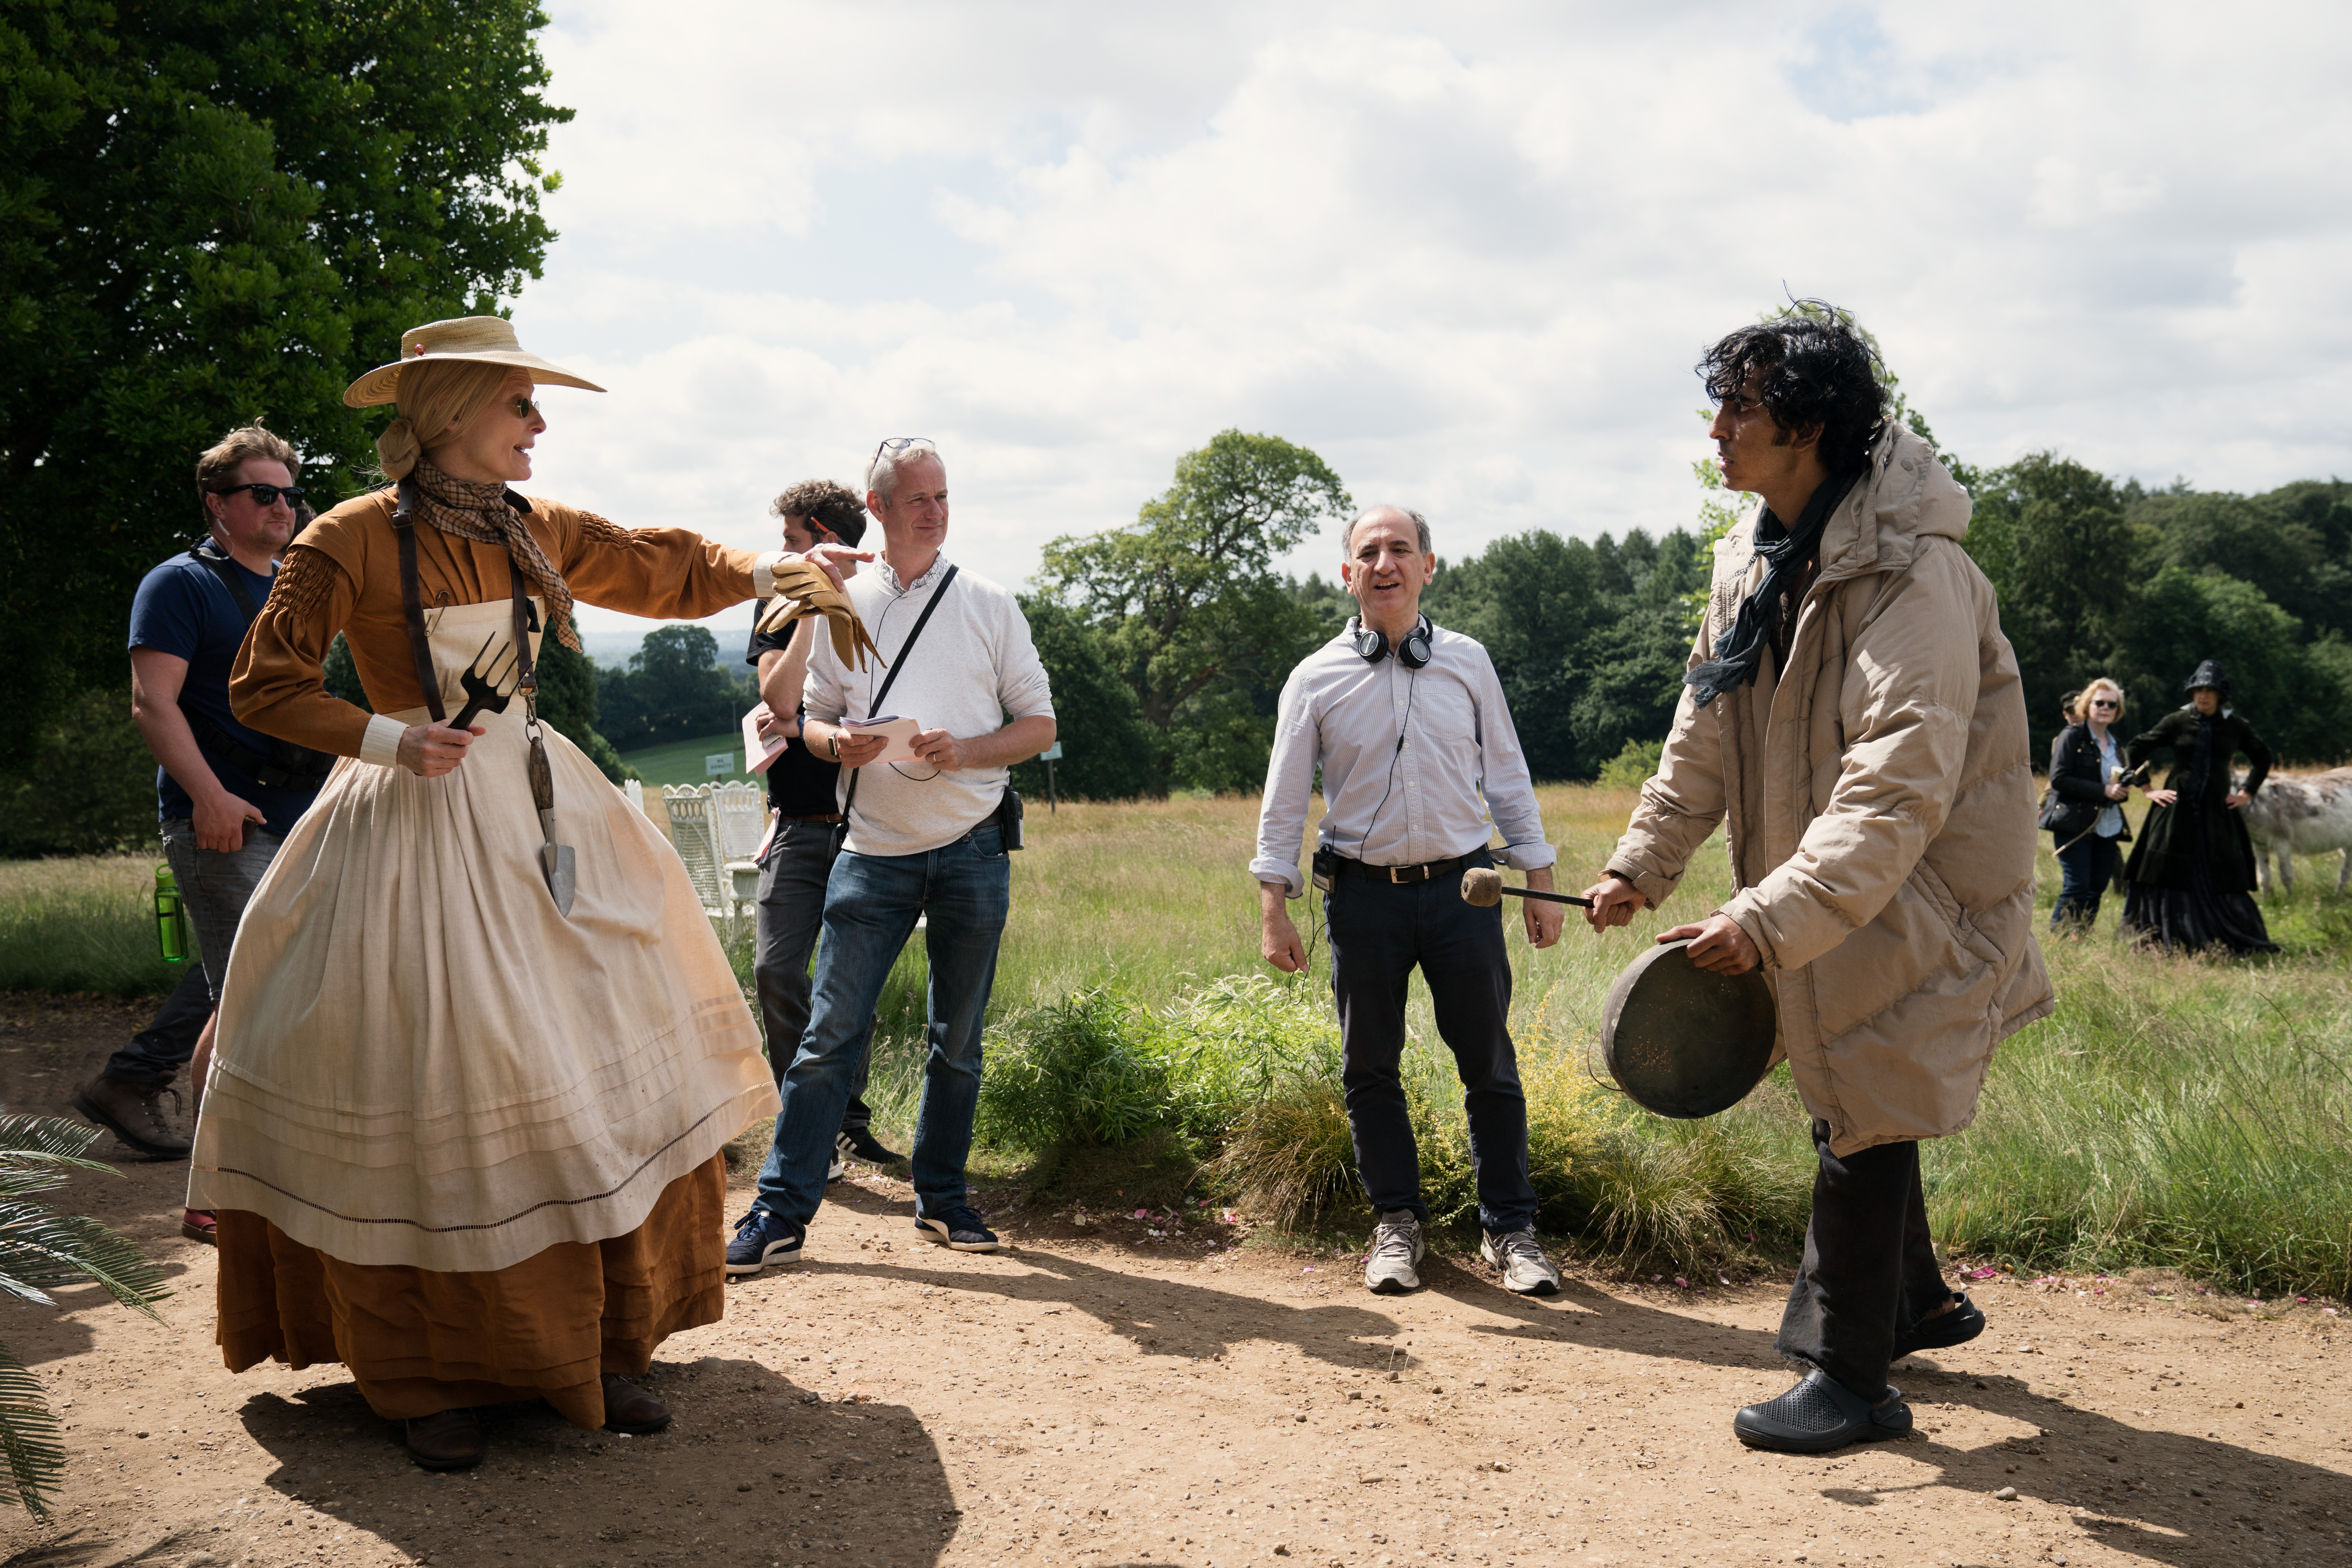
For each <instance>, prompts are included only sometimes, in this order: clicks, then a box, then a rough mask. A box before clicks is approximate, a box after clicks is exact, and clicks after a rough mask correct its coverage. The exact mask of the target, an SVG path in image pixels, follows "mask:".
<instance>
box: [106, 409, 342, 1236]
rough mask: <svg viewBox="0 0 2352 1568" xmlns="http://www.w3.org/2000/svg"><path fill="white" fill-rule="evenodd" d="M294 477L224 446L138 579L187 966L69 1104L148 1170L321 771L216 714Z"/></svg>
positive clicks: (197, 1225) (292, 457)
mask: <svg viewBox="0 0 2352 1568" xmlns="http://www.w3.org/2000/svg"><path fill="white" fill-rule="evenodd" d="M300 468H301V458H300V457H299V455H298V454H297V453H296V452H295V450H294V448H293V447H291V446H289V445H288V444H287V443H286V442H285V441H284V440H283V439H281V438H280V437H278V436H276V435H273V434H272V433H271V432H269V431H268V430H265V429H263V428H262V427H261V426H258V425H249V426H246V427H245V428H243V429H241V430H232V431H230V432H229V433H228V434H227V435H226V436H225V437H222V438H221V441H220V444H219V445H217V446H215V447H213V448H212V449H211V450H209V451H207V452H205V454H204V455H203V456H202V457H200V458H197V459H196V491H197V499H198V500H199V502H200V503H201V504H202V506H203V507H204V510H205V523H206V525H207V537H206V538H205V540H203V541H202V542H199V543H198V544H197V545H196V546H195V548H194V549H193V550H188V551H185V552H182V553H180V554H178V555H174V556H173V557H172V558H171V559H170V560H168V561H166V562H164V563H163V564H162V565H160V566H157V567H156V568H155V569H154V570H153V571H152V572H150V573H148V574H147V576H146V578H145V579H144V580H143V581H142V582H141V584H139V592H138V594H137V595H136V596H135V597H134V598H133V599H132V600H131V716H132V718H133V719H134V720H135V721H137V723H138V725H139V733H140V736H141V738H142V739H143V740H144V741H145V742H147V749H148V750H149V751H151V752H153V753H154V754H155V761H156V763H157V764H158V767H157V769H156V773H155V792H156V796H157V815H158V817H159V818H160V820H161V822H162V824H163V854H164V858H166V859H168V860H169V861H170V862H171V865H172V874H173V877H174V878H175V879H177V881H178V883H179V888H180V897H181V900H182V902H183V904H184V907H185V908H186V909H187V910H188V913H189V916H190V918H191V923H192V924H193V925H194V928H195V934H196V949H197V963H195V964H194V965H192V966H191V970H190V973H189V974H188V976H187V978H186V979H185V980H184V981H183V982H182V984H181V985H180V987H179V989H178V990H177V991H175V992H173V994H172V996H171V998H170V999H169V1000H167V1001H166V1002H165V1003H164V1005H163V1011H162V1012H161V1013H159V1014H158V1015H157V1016H156V1018H155V1021H154V1023H152V1024H151V1025H150V1026H148V1027H147V1028H145V1029H143V1030H142V1031H141V1032H140V1033H139V1034H138V1035H137V1036H135V1037H132V1039H131V1043H130V1044H129V1045H127V1046H125V1047H123V1048H122V1049H121V1050H119V1051H117V1052H115V1053H114V1055H113V1056H112V1057H110V1058H108V1060H107V1064H106V1067H105V1069H104V1070H103V1071H102V1072H100V1074H99V1076H98V1077H97V1078H95V1079H92V1080H91V1081H90V1082H89V1083H88V1084H85V1085H84V1086H83V1087H82V1088H81V1089H79V1090H78V1091H77V1092H76V1093H75V1095H74V1097H73V1107H74V1109H75V1110H79V1111H80V1112H81V1113H82V1114H83V1115H84V1116H87V1117H89V1119H90V1120H91V1121H95V1122H97V1123H98V1124H99V1125H100V1126H101V1127H104V1128H106V1129H107V1130H108V1131H111V1132H112V1133H113V1134H114V1135H115V1136H116V1137H118V1138H120V1139H121V1140H122V1141H123V1142H125V1143H127V1144H129V1145H130V1146H131V1148H132V1149H133V1150H135V1151H137V1152H139V1153H141V1154H143V1155H145V1156H146V1157H147V1158H149V1159H151V1160H184V1159H186V1158H187V1156H188V1139H187V1137H186V1136H185V1135H184V1134H183V1133H182V1132H180V1131H178V1130H177V1129H176V1128H174V1127H173V1125H172V1124H171V1122H170V1121H169V1120H167V1119H166V1118H165V1116H164V1114H163V1105H162V1099H163V1091H164V1090H165V1089H168V1088H170V1087H171V1083H172V1080H173V1078H174V1077H176V1076H177V1074H178V1072H179V1069H180V1068H181V1066H182V1065H183V1064H184V1063H185V1062H186V1061H187V1060H188V1058H189V1057H190V1056H191V1054H193V1052H194V1049H195V1046H196V1042H197V1038H198V1033H199V1031H200V1030H201V1029H202V1028H203V1026H204V1025H205V1021H206V1019H208V1018H209V1017H210V1016H211V1014H212V1011H213V1009H214V1008H215V1006H217V1005H218V1004H219V1002H220V985H221V979H222V977H223V976H224V975H225V974H226V973H227V969H228V952H229V944H230V943H231V942H233V941H234V940H235V939H236V926H237V921H238V920H239V919H241V918H242V917H243V915H244V913H245V905H246V900H247V899H248V898H250V897H251V896H252V894H253V889H254V886H255V884H256V883H257V882H259V881H260V880H261V873H262V872H263V871H264V870H265V869H267V868H268V865H269V861H270V858H271V857H272V856H274V855H276V854H277V853H278V841H279V840H280V839H281V838H283V837H285V835H286V830H287V829H288V828H289V827H291V826H293V825H294V821H295V819H296V818H297V817H299V816H301V815H302V813H303V812H304V811H305V810H307V809H308V808H309V807H310V801H311V798H312V797H313V796H314V795H317V794H318V793H319V786H320V784H323V783H325V782H326V777H327V771H328V769H329V768H330V767H331V766H332V764H333V761H334V759H333V758H331V757H328V756H325V755H324V754H322V753H320V752H310V751H305V750H303V749H302V748H300V747H298V746H291V745H289V744H287V743H286V742H282V741H278V740H274V739H272V738H271V737H269V736H268V735H264V734H262V733H260V732H259V731H255V730H248V729H247V728H246V727H245V726H244V725H242V724H240V723H238V722H237V721H236V714H235V713H233V712H231V711H230V710H229V702H228V677H229V667H230V666H231V665H233V664H234V663H235V662H236V650H237V647H238V646H239V645H240V644H242V643H243V642H244V640H245V632H246V628H247V626H250V625H252V623H253V617H254V616H256V615H257V614H259V613H260V608H261V604H262V601H264V600H266V599H268V597H269V590H270V587H271V585H272V584H273V583H274V581H275V579H276V577H277V572H278V556H279V555H280V554H281V553H282V552H284V551H285V549H286V545H287V542H289V540H291V539H292V538H293V536H294V531H295V527H296V518H297V516H298V514H299V513H300V512H301V511H302V510H303V509H302V506H301V502H302V490H301V489H300V488H299V486H297V485H296V484H295V482H294V477H295V475H296V473H297V472H299V469H300ZM195 1087H196V1089H197V1090H198V1092H202V1090H203V1088H204V1086H203V1085H202V1084H198V1085H196V1086H195ZM182 1228H183V1229H184V1230H185V1231H186V1232H187V1233H188V1234H189V1235H191V1236H192V1237H194V1238H195V1239H198V1240H210V1239H211V1234H210V1232H211V1219H210V1216H209V1215H203V1214H200V1213H197V1212H195V1211H193V1210H192V1211H190V1212H189V1214H188V1215H187V1217H186V1219H185V1220H184V1221H183V1223H182Z"/></svg>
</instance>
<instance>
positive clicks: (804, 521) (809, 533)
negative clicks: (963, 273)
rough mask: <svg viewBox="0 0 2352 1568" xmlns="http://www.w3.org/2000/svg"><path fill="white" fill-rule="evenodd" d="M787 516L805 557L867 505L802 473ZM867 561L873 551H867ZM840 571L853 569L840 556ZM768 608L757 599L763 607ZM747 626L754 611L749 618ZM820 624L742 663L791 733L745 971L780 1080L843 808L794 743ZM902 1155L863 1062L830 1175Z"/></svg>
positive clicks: (785, 635) (800, 625)
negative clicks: (871, 1095) (878, 1120)
mask: <svg viewBox="0 0 2352 1568" xmlns="http://www.w3.org/2000/svg"><path fill="white" fill-rule="evenodd" d="M769 510H771V511H772V512H773V513H774V514H775V515H776V516H778V517H780V518H782V520H783V523H784V548H785V549H787V550H791V551H795V552H799V553H801V554H803V555H805V554H807V553H808V552H810V551H811V550H812V549H814V548H815V547H816V546H817V545H820V544H849V545H854V544H856V542H858V541H859V540H861V539H863V538H865V537H866V503H865V502H864V501H862V500H859V499H858V498H857V496H856V494H855V493H854V492H853V491H851V490H850V489H848V487H846V486H845V485H837V484H835V483H834V482H833V481H832V480H830V479H804V480H803V481H802V482H801V483H799V484H796V485H794V486H793V488H792V489H788V490H786V491H785V492H784V493H783V494H782V495H780V496H778V497H777V498H776V500H775V503H774V504H773V505H772V506H771V507H770V508H769ZM869 559H870V557H869ZM844 569H845V572H854V571H856V567H855V566H852V565H848V564H847V563H844ZM766 609H767V605H765V604H764V603H763V604H762V605H761V606H760V610H761V613H762V614H764V613H765V612H766ZM751 624H752V625H753V626H755V627H756V626H758V625H759V616H756V615H755V616H753V617H752V621H751ZM822 625H823V622H822V621H821V620H820V619H819V618H818V617H815V616H811V617H809V618H808V619H806V620H800V621H795V622H793V624H792V625H790V626H786V627H784V628H783V629H782V631H777V632H761V631H757V630H755V631H753V632H752V634H751V651H750V653H748V654H747V655H746V656H745V658H744V660H743V662H744V663H746V664H749V665H752V666H754V667H756V668H758V670H759V672H760V696H761V700H764V701H765V702H766V703H767V704H768V708H769V710H770V711H772V712H773V713H776V714H778V715H781V717H780V718H778V719H776V720H774V721H772V722H771V723H770V725H769V731H768V732H769V733H770V734H772V735H776V734H781V735H785V736H788V737H790V738H789V739H788V740H787V741H786V742H785V743H784V753H783V755H782V756H780V757H778V758H777V759H776V760H775V763H773V765H772V766H771V767H770V768H769V769H768V807H769V809H770V810H771V811H772V812H774V813H775V814H776V830H775V833H774V835H773V837H772V838H771V840H770V842H769V846H768V854H767V858H765V859H764V860H762V861H761V865H760V898H759V902H758V903H757V904H756V905H755V906H754V909H755V911H756V913H755V915H754V924H755V928H756V931H757V936H756V943H755V946H754V948H753V952H754V954H755V956H754V958H753V960H752V973H753V974H754V976H755V977H756V979H757V981H758V984H759V988H760V1020H761V1024H763V1025H764V1026H766V1028H767V1033H768V1066H769V1068H771V1069H772V1070H773V1071H774V1073H775V1075H776V1079H777V1081H778V1082H779V1083H781V1082H782V1081H783V1076H784V1069H785V1068H788V1067H790V1066H792V1065H793V1053H794V1052H796V1051H798V1050H799V1049H800V1046H801V1036H802V1035H803V1034H804V1033H806V1032H807V1030H808V1021H809V957H810V955H811V954H813V953H814V952H815V951H816V935H817V931H818V928H819V927H821V926H822V925H823V924H824V884H825V879H826V878H828V877H830V876H831V875H832V874H833V860H834V856H835V853H836V852H837V850H838V847H839V843H840V836H839V834H838V833H837V832H836V829H837V827H838V826H839V825H840V822H841V810H840V807H839V805H837V804H836V794H837V792H836V790H835V784H836V783H837V782H838V781H839V779H840V776H841V764H840V763H834V762H828V761H826V760H825V759H824V758H822V757H818V756H814V755H812V754H811V753H810V752H809V749H808V748H807V747H806V746H804V745H803V744H802V743H801V741H800V706H801V700H800V690H801V678H802V675H803V672H804V671H805V670H806V669H807V668H808V651H809V647H810V639H812V638H813V637H816V636H818V635H819V631H818V628H819V627H820V626H822ZM903 1158H905V1156H904V1155H901V1154H898V1153H897V1152H893V1151H892V1150H890V1149H889V1148H888V1147H887V1146H886V1145H884V1144H883V1143H882V1142H881V1141H880V1140H879V1139H877V1138H876V1137H875V1136H874V1112H873V1110H872V1109H871V1108H870V1107H868V1106H867V1105H866V1069H865V1066H864V1064H863V1063H860V1065H859V1068H858V1073H857V1079H856V1082H855V1083H853V1084H852V1085H851V1086H850V1093H849V1109H848V1110H847V1111H845V1113H844V1114H843V1116H842V1119H841V1131H840V1132H839V1133H838V1134H837V1135H836V1136H835V1140H834V1162H833V1170H832V1172H831V1173H832V1174H833V1175H835V1176H839V1175H844V1174H845V1173H847V1172H848V1169H849V1162H850V1161H852V1160H863V1161H866V1163H869V1164H876V1165H887V1164H892V1163H896V1162H897V1161H898V1160H901V1159H903Z"/></svg>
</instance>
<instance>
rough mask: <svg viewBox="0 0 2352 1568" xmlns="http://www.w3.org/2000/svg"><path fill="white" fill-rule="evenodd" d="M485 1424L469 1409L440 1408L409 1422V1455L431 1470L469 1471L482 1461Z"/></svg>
mask: <svg viewBox="0 0 2352 1568" xmlns="http://www.w3.org/2000/svg"><path fill="white" fill-rule="evenodd" d="M483 1447H484V1444H483V1442H482V1424H481V1423H480V1422H479V1421H477V1420H475V1419H474V1413H473V1412H472V1411H470V1410H438V1411H436V1412H434V1413H433V1414H432V1415H419V1416H417V1417H416V1418H415V1420H413V1421H411V1422H409V1423H408V1457H409V1458H412V1459H414V1460H415V1461H416V1462H417V1463H418V1464H420V1465H422V1466H424V1467H425V1468H426V1469H428V1470H470V1469H472V1468H474V1467H475V1466H476V1465H478V1464H480V1463H481V1462H482V1450H483Z"/></svg>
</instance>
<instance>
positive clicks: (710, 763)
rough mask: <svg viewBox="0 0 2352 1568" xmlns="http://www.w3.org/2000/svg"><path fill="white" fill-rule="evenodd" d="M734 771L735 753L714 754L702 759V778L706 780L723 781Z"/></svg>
mask: <svg viewBox="0 0 2352 1568" xmlns="http://www.w3.org/2000/svg"><path fill="white" fill-rule="evenodd" d="M734 771H735V753H734V752H711V753H710V754H709V756H707V757H705V758H703V759H702V776H703V777H704V778H707V779H723V778H725V777H726V776H727V775H728V774H729V773H733V772H734Z"/></svg>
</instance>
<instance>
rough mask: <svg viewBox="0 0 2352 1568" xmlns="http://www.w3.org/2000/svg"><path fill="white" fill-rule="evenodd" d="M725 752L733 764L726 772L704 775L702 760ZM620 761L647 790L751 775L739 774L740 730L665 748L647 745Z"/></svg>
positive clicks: (671, 744) (741, 743)
mask: <svg viewBox="0 0 2352 1568" xmlns="http://www.w3.org/2000/svg"><path fill="white" fill-rule="evenodd" d="M719 752H728V753H729V754H730V756H732V757H733V759H734V762H733V764H732V767H731V769H730V772H727V773H715V774H714V773H704V772H703V771H702V766H703V763H702V759H703V758H705V757H709V756H716V755H718V754H719ZM621 761H623V762H624V763H627V764H628V765H629V766H631V767H633V768H635V769H636V770H637V776H638V777H639V778H641V779H643V780H645V781H646V787H647V788H648V789H650V788H652V787H654V786H655V785H656V784H719V783H723V782H725V781H726V780H728V779H748V778H751V777H752V776H753V775H751V774H750V773H745V772H744V771H743V731H740V730H730V731H727V732H726V733H724V734H720V735H705V736H703V737H701V738H700V739H699V740H693V741H673V742H670V743H669V744H668V745H666V746H647V747H646V749H645V750H644V751H641V752H622V753H621Z"/></svg>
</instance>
